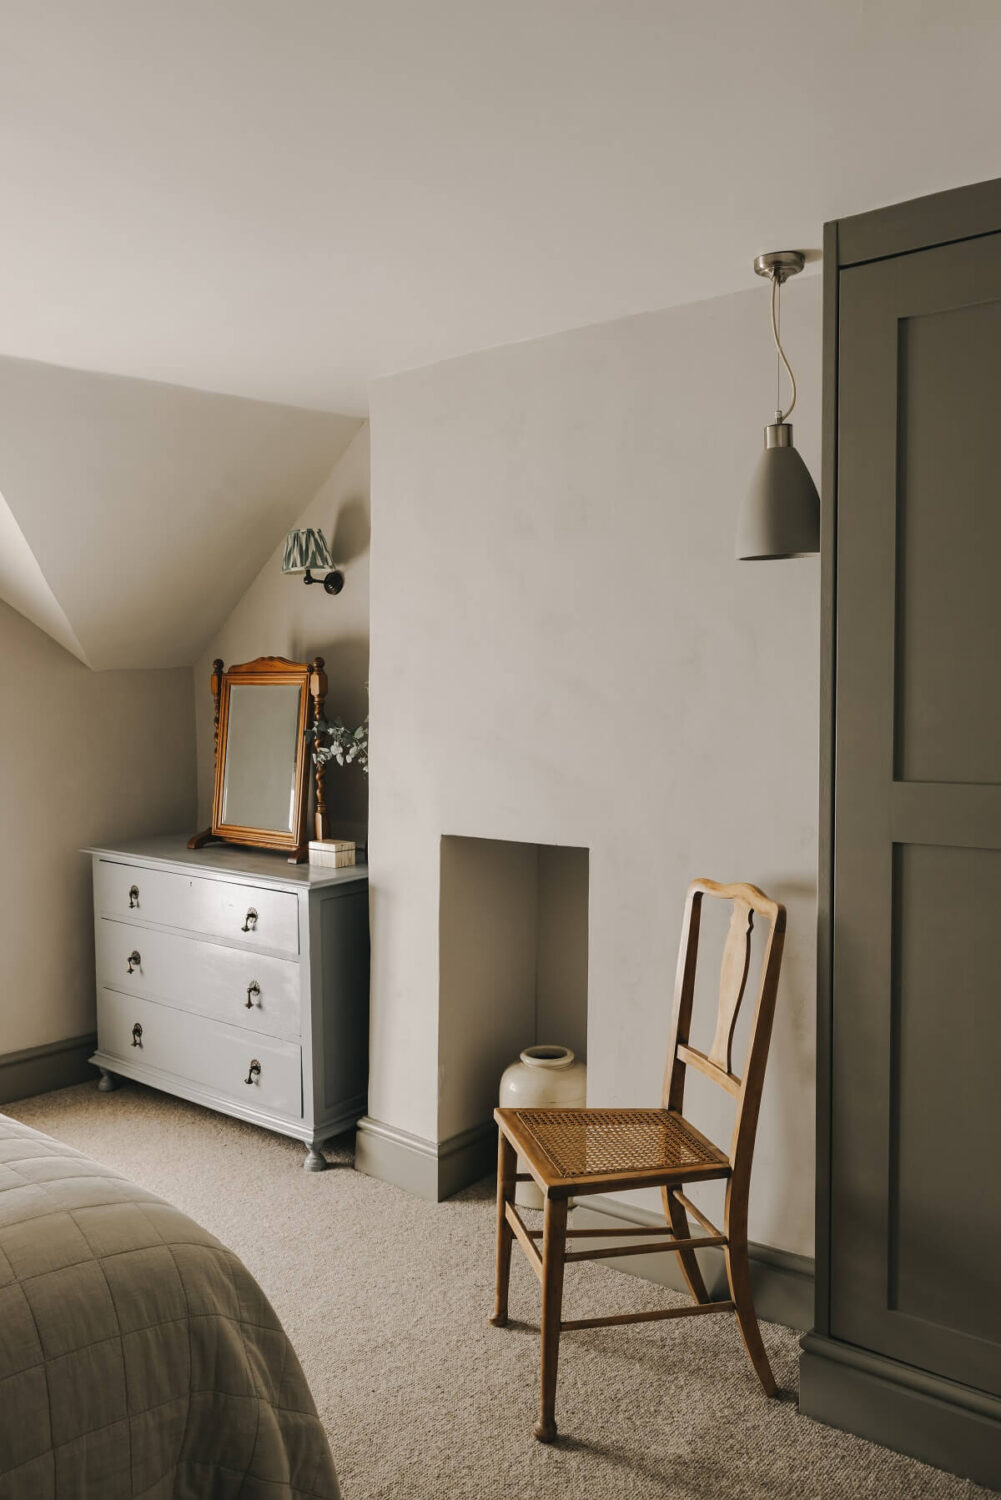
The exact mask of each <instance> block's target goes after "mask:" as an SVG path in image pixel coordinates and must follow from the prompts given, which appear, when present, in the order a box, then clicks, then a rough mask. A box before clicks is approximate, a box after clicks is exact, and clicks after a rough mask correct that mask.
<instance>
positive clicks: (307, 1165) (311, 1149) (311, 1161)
mask: <svg viewBox="0 0 1001 1500" xmlns="http://www.w3.org/2000/svg"><path fill="white" fill-rule="evenodd" d="M329 1166H330V1163H329V1161H328V1160H327V1158H326V1157H325V1156H324V1154H323V1152H322V1151H318V1150H317V1149H316V1147H315V1146H307V1148H306V1160H305V1161H304V1162H303V1164H302V1170H303V1171H304V1172H325V1171H326V1170H327V1168H328V1167H329Z"/></svg>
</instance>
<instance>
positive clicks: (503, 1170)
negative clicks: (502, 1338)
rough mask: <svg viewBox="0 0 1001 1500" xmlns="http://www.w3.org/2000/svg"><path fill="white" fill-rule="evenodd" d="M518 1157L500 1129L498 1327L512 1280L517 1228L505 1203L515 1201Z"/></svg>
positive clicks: (503, 1318) (494, 1320)
mask: <svg viewBox="0 0 1001 1500" xmlns="http://www.w3.org/2000/svg"><path fill="white" fill-rule="evenodd" d="M517 1166H518V1157H517V1154H516V1152H515V1149H514V1147H513V1146H512V1145H511V1142H510V1141H509V1140H508V1138H507V1136H506V1135H505V1134H504V1132H503V1130H500V1131H498V1145H497V1289H496V1292H495V1294H494V1312H493V1317H492V1318H491V1319H490V1321H491V1323H493V1325H494V1327H495V1328H503V1327H504V1325H505V1323H506V1322H507V1289H508V1283H509V1282H510V1280H511V1245H512V1243H513V1241H514V1230H513V1229H512V1228H511V1226H510V1224H509V1223H508V1222H507V1219H506V1218H505V1216H504V1205H505V1204H506V1203H510V1202H513V1200H514V1190H515V1186H516V1184H515V1180H514V1175H515V1172H516V1171H517Z"/></svg>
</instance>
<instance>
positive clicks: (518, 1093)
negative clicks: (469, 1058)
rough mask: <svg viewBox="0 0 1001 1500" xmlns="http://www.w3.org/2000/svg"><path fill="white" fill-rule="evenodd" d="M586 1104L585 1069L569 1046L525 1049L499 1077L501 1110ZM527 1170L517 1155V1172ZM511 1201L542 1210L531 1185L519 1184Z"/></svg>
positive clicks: (539, 1197) (579, 1106)
mask: <svg viewBox="0 0 1001 1500" xmlns="http://www.w3.org/2000/svg"><path fill="white" fill-rule="evenodd" d="M586 1101H587V1068H586V1067H585V1066H584V1064H583V1063H580V1062H576V1061H575V1060H574V1055H573V1053H572V1052H571V1050H570V1048H569V1047H551V1046H547V1045H542V1046H537V1047H526V1048H525V1050H524V1052H523V1053H522V1054H521V1058H520V1059H519V1061H518V1062H514V1063H512V1064H511V1066H510V1067H509V1068H505V1069H504V1073H503V1075H502V1077H501V1081H500V1105H501V1109H543V1108H545V1109H583V1108H584V1105H585V1103H586ZM527 1170H528V1168H527V1167H526V1165H525V1163H524V1161H523V1159H522V1158H521V1157H520V1156H519V1157H518V1171H519V1172H527ZM514 1201H515V1203H516V1204H517V1205H518V1207H519V1208H541V1207H542V1194H541V1193H540V1191H539V1189H538V1188H537V1187H536V1185H535V1183H534V1182H519V1183H518V1186H517V1189H516V1190H515V1195H514Z"/></svg>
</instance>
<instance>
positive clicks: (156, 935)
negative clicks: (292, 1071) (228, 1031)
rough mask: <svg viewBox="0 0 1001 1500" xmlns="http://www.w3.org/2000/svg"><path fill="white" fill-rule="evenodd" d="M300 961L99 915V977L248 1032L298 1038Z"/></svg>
mask: <svg viewBox="0 0 1001 1500" xmlns="http://www.w3.org/2000/svg"><path fill="white" fill-rule="evenodd" d="M299 979H300V969H299V964H298V962H297V961H296V960H295V959H291V958H273V957H272V956H271V955H270V954H268V953H247V952H245V951H244V950H243V949H241V948H224V947H222V945H221V944H217V943H209V942H204V941H200V940H199V939H198V938H186V937H181V936H180V935H179V934H178V933H176V932H158V931H157V930H156V928H152V927H138V926H133V925H132V924H131V923H128V922H115V921H112V920H111V919H110V918H109V917H101V918H100V919H99V920H98V923H97V982H98V985H105V986H108V987H109V988H111V989H114V990H123V991H125V993H126V994H129V995H139V996H144V997H145V998H147V999H150V1000H159V1001H165V1002H166V1003H167V1004H169V1005H172V1006H176V1007H178V1008H180V1009H181V1010H186V1011H193V1012H195V1013H196V1014H198V1015H204V1016H211V1017H212V1018H213V1020H216V1021H227V1022H229V1023H230V1025H233V1026H239V1027H246V1029H247V1030H248V1031H254V1032H263V1033H265V1034H266V1035H268V1036H280V1037H287V1038H289V1039H290V1040H295V1041H297V1040H298V1039H299V1036H300V1034H301V1025H300V1007H299Z"/></svg>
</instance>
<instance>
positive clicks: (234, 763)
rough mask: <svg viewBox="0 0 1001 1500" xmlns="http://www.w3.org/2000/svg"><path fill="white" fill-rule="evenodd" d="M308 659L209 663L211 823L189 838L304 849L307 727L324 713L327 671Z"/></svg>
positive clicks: (297, 852)
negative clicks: (212, 777) (226, 664)
mask: <svg viewBox="0 0 1001 1500" xmlns="http://www.w3.org/2000/svg"><path fill="white" fill-rule="evenodd" d="M323 665H324V664H323V658H322V657H321V656H317V657H316V658H315V659H314V660H313V661H312V662H310V663H307V662H294V661H286V660H285V658H284V657H281V656H261V657H258V658H257V659H256V660H255V661H250V662H243V663H241V664H239V665H236V666H232V667H230V668H229V670H228V671H225V670H224V669H223V664H222V662H221V661H220V660H218V659H217V660H216V661H214V662H213V663H212V675H211V678H210V687H211V690H212V700H213V707H214V715H213V736H214V751H215V786H214V793H213V799H212V827H211V828H210V829H206V830H205V831H204V832H203V833H198V834H195V836H194V837H193V838H191V839H189V840H188V847H189V848H190V849H200V848H202V847H203V845H205V844H207V843H208V842H209V841H210V840H213V839H220V840H224V841H225V842H227V843H231V844H245V845H249V846H251V847H252V848H258V849H281V850H285V851H286V852H287V853H288V855H289V858H290V862H292V863H295V864H299V863H301V862H302V861H303V860H304V859H305V858H306V855H307V850H308V844H309V833H308V829H307V811H308V803H309V774H308V742H307V731H308V729H309V727H310V724H311V723H314V724H315V723H320V722H322V719H323V709H324V700H325V698H326V693H327V676H326V673H325V672H324V670H323ZM325 812H326V804H325V798H324V786H323V767H322V766H317V768H316V835H317V837H318V838H322V836H323V826H324V818H325Z"/></svg>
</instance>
